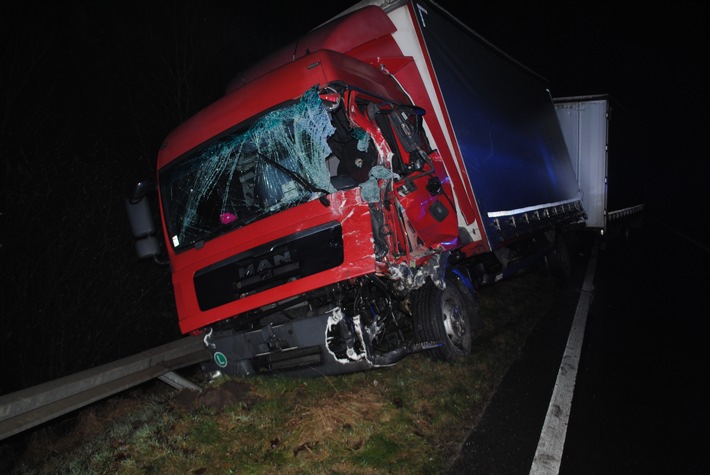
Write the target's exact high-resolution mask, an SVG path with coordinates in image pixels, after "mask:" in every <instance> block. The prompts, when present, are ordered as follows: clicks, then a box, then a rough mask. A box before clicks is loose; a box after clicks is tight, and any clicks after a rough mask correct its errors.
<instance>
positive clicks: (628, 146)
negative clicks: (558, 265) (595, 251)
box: [553, 94, 648, 248]
mask: <svg viewBox="0 0 710 475" xmlns="http://www.w3.org/2000/svg"><path fill="white" fill-rule="evenodd" d="M553 102H554V104H555V109H556V111H557V118H558V120H559V123H560V128H561V129H562V135H563V136H564V139H565V143H566V144H567V150H568V152H569V155H570V159H571V160H572V166H573V167H574V171H575V176H576V177H577V184H578V186H579V189H580V191H581V193H582V205H583V207H584V210H585V212H586V213H587V220H586V229H588V230H590V231H592V232H594V233H596V234H598V235H599V237H600V238H601V246H602V248H605V247H606V246H607V245H608V244H609V243H610V242H611V241H612V240H615V239H618V238H621V239H623V240H624V241H626V240H628V238H629V235H630V233H631V230H632V229H635V228H638V227H640V226H641V225H642V223H643V216H644V207H645V199H644V165H645V158H646V147H647V142H648V140H647V134H646V127H645V125H644V124H643V122H642V121H641V120H640V119H639V118H638V117H636V116H635V115H634V114H633V113H632V112H631V111H630V110H629V109H627V108H626V107H624V105H622V104H621V103H620V102H619V101H618V100H617V99H616V98H614V97H613V96H611V95H610V94H594V95H587V96H569V97H558V98H554V99H553Z"/></svg>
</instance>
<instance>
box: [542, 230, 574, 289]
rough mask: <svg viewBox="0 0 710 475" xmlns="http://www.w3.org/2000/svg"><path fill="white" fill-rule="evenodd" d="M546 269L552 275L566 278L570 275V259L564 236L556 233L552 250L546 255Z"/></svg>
mask: <svg viewBox="0 0 710 475" xmlns="http://www.w3.org/2000/svg"><path fill="white" fill-rule="evenodd" d="M547 269H548V272H549V273H550V275H551V276H552V277H555V278H556V279H560V280H567V279H569V278H570V276H571V275H572V260H571V258H570V253H569V247H568V246H567V240H566V239H565V237H564V236H563V235H562V234H560V233H557V235H556V236H555V244H554V251H552V253H550V254H548V256H547Z"/></svg>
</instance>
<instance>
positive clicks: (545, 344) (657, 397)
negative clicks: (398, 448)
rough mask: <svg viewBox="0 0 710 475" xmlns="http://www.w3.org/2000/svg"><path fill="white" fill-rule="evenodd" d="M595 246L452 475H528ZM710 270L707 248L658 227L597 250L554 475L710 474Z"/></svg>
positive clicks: (580, 251) (583, 244)
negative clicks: (569, 400) (709, 270)
mask: <svg viewBox="0 0 710 475" xmlns="http://www.w3.org/2000/svg"><path fill="white" fill-rule="evenodd" d="M592 242H593V239H590V237H589V236H588V235H584V236H583V238H582V239H581V240H580V242H579V243H578V246H577V248H576V250H575V252H574V254H573V257H574V259H573V264H574V265H573V277H572V279H570V282H569V283H568V284H567V285H566V286H564V287H563V288H561V289H560V290H559V297H558V299H557V301H556V303H555V306H554V308H553V310H552V311H551V312H550V313H549V314H548V315H547V316H546V318H545V319H543V320H542V321H541V322H540V324H539V325H538V327H537V328H536V329H535V331H534V332H533V334H532V335H531V337H530V339H529V340H528V343H527V344H526V346H525V347H524V348H523V350H522V352H521V355H520V357H519V359H518V361H517V362H516V363H515V364H514V365H513V366H512V367H511V369H510V370H509V372H508V374H507V375H506V377H505V379H504V381H503V382H502V383H501V386H500V387H499V389H498V391H497V392H496V395H495V396H494V397H493V399H492V400H491V402H490V404H489V406H488V408H487V410H486V412H485V414H484V415H483V417H482V418H481V420H480V421H479V423H478V424H477V426H476V428H475V430H474V431H473V432H472V433H471V434H470V436H469V438H468V439H467V440H466V442H465V443H464V445H463V448H462V452H461V455H460V456H459V458H458V460H457V461H456V463H455V464H454V466H453V467H452V469H451V471H450V472H449V473H450V474H451V475H456V474H486V475H492V474H528V473H530V471H531V467H532V465H533V458H534V456H535V454H536V449H537V446H538V442H539V440H540V437H541V431H542V427H543V424H544V423H545V417H546V414H547V411H548V406H550V398H551V395H552V393H553V388H554V386H555V382H556V378H557V374H558V370H559V367H560V363H561V361H562V356H563V353H564V351H565V347H566V346H567V338H568V335H569V332H570V328H571V327H572V322H573V318H574V315H575V313H576V309H577V306H578V303H579V301H580V295H581V294H582V285H583V281H584V277H585V274H586V273H587V272H588V270H589V269H588V263H589V258H590V255H591V254H592ZM709 264H710V249H708V247H706V246H704V245H703V244H700V243H698V242H696V241H694V240H692V239H690V238H688V236H684V235H683V234H682V233H680V232H678V231H676V230H674V229H672V228H670V227H668V226H666V225H663V224H661V223H658V222H655V221H647V223H646V224H645V225H644V227H643V228H642V229H639V230H635V232H633V233H632V234H631V236H630V239H629V241H628V242H626V241H623V240H622V241H616V242H612V243H610V245H609V246H607V247H605V248H603V249H602V250H600V252H599V253H598V255H597V260H596V265H595V266H594V268H595V271H594V281H593V282H594V286H593V291H592V294H591V295H592V300H591V304H590V306H589V309H588V313H586V326H585V327H583V328H584V329H585V330H584V339H583V344H582V346H581V353H580V355H581V356H580V358H579V360H578V365H577V374H576V379H575V380H574V381H575V384H574V392H573V397H572V398H571V409H570V411H569V419H568V426H567V428H566V431H565V430H564V427H562V428H561V429H562V433H563V434H565V435H564V443H563V447H564V449H563V451H562V453H561V460H560V463H559V471H557V472H556V473H560V474H575V475H576V474H617V473H618V474H701V473H702V474H707V473H710V435H709V434H710V432H709V431H710V411H709V410H708V407H707V405H708V403H709V402H710V377H709V376H710V370H709V368H710V367H709V366H708V363H710V357H709V356H708V346H707V341H708V329H710V324H708V323H707V321H708V318H710V312H708V310H707V306H706V299H707V298H708V297H710V277H709V275H708V269H709V267H708V265H709ZM552 473H555V472H552Z"/></svg>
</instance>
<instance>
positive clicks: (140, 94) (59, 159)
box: [0, 0, 710, 393]
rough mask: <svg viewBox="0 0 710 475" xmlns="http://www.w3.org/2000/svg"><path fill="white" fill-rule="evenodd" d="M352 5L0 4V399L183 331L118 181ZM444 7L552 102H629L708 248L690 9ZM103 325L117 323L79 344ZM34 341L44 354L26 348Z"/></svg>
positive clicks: (671, 217)
mask: <svg viewBox="0 0 710 475" xmlns="http://www.w3.org/2000/svg"><path fill="white" fill-rule="evenodd" d="M198 3H199V4H198ZM354 3H355V2H352V1H351V2H340V3H338V2H311V1H309V2H296V1H288V2H286V1H280V2H279V1H272V2H242V1H239V2H237V1H231V2H228V1H205V2H187V1H180V2H169V1H164V0H162V1H155V2H154V1H150V2H143V3H138V2H136V3H133V2H130V3H126V2H110V1H109V2H83V3H82V2H79V3H78V4H71V5H67V4H65V3H50V4H49V5H42V6H41V7H39V6H36V5H34V4H27V3H25V4H17V3H14V2H4V3H3V5H2V6H0V93H1V95H0V158H1V159H2V166H3V168H2V180H3V186H2V190H1V195H0V197H1V201H0V213H1V214H0V229H1V230H2V232H1V234H0V258H1V259H2V268H3V270H2V288H3V297H2V300H3V301H2V307H0V308H1V309H2V317H3V319H5V321H6V322H8V323H7V325H6V326H5V330H4V332H3V333H2V340H1V341H0V346H2V348H3V349H2V350H0V351H2V353H1V354H0V356H2V358H3V359H2V369H3V372H4V373H5V376H14V373H15V372H18V373H23V374H22V375H21V376H18V377H17V378H14V379H12V378H5V379H6V381H7V380H8V379H12V380H11V381H10V382H3V384H5V386H6V387H5V388H3V387H0V393H2V392H4V391H6V390H11V389H15V388H16V387H17V386H18V385H19V386H22V385H26V384H28V383H29V382H31V381H32V379H31V377H30V376H28V375H27V374H24V373H27V372H26V371H24V372H22V371H20V367H21V366H23V367H25V368H26V367H29V368H32V369H33V371H34V378H35V379H40V380H42V379H46V378H48V377H50V375H62V374H66V373H71V372H73V371H76V370H77V369H81V366H91V365H94V364H97V363H102V362H105V361H111V360H112V359H115V358H116V357H119V356H125V355H126V354H130V353H132V352H133V350H134V348H132V347H129V346H126V345H122V346H121V348H120V349H119V350H116V349H112V348H113V347H112V345H115V343H116V342H125V341H127V340H132V341H134V342H136V344H137V345H139V346H140V345H142V346H145V347H147V346H148V345H154V344H159V343H164V342H167V341H171V340H172V339H174V338H176V337H177V336H179V335H178V334H177V333H176V328H177V318H176V316H175V315H174V313H173V312H174V309H173V308H172V307H171V305H172V304H171V302H170V300H171V298H172V296H171V295H170V293H169V292H170V288H169V279H168V277H167V273H166V271H165V270H164V269H163V270H156V269H157V266H153V265H152V264H151V263H145V262H140V263H139V262H137V258H135V257H134V254H133V249H132V242H131V239H130V230H129V228H128V224H127V220H126V218H125V212H124V210H123V198H124V196H125V194H126V190H127V186H128V184H130V183H132V182H134V181H136V180H138V179H142V178H146V177H152V176H153V174H154V172H155V165H154V161H155V157H156V155H157V150H158V147H159V145H160V142H161V140H162V139H163V137H164V136H165V135H166V134H167V133H168V132H169V131H170V130H171V129H172V128H174V127H175V126H176V125H178V124H179V123H180V122H182V121H184V120H185V119H187V118H188V117H190V116H191V115H192V114H194V113H196V112H197V111H198V110H200V109H201V108H203V107H204V106H206V105H208V104H209V103H210V102H212V101H214V100H215V99H217V98H218V97H219V96H220V95H221V94H222V91H223V90H224V87H225V86H226V84H227V82H228V81H229V79H230V78H231V77H232V76H233V75H234V74H236V73H237V72H239V71H240V70H242V69H244V68H246V67H248V66H249V65H250V64H252V63H253V62H255V61H257V60H258V59H260V58H261V57H262V56H263V55H264V54H267V53H268V52H270V51H272V50H274V49H276V48H278V47H279V46H281V45H283V44H284V43H287V42H290V41H291V40H294V39H296V38H297V36H298V35H299V34H300V33H303V32H306V31H308V30H309V29H311V28H313V27H315V26H317V25H318V24H319V23H321V22H323V21H325V20H327V19H328V18H330V17H332V16H333V15H335V14H336V13H338V12H339V11H341V10H343V9H344V8H346V7H348V6H350V5H352V4H354ZM440 3H441V4H442V5H443V6H444V7H445V8H446V9H448V10H449V11H450V12H452V13H453V14H454V15H455V16H457V17H459V18H460V19H462V20H463V21H464V22H465V23H466V24H468V25H469V26H470V27H471V28H472V29H473V30H475V31H476V32H478V33H479V34H481V35H482V36H483V37H484V38H486V39H487V40H489V41H490V42H491V43H493V44H494V45H496V46H497V47H499V48H500V49H502V50H503V51H504V52H506V53H508V54H509V55H511V56H512V57H514V58H515V59H517V60H518V61H519V62H521V63H523V64H524V65H526V66H527V67H529V68H530V69H532V70H534V71H536V72H537V73H538V74H540V75H541V76H543V77H545V78H547V79H548V81H549V84H550V90H551V93H552V95H553V96H555V97H563V96H571V95H587V94H602V93H607V94H611V95H612V96H613V97H615V98H616V99H617V100H618V101H619V102H620V103H621V104H623V105H624V106H625V107H627V108H628V109H630V110H631V111H632V112H634V113H635V114H636V115H637V116H638V117H639V118H640V119H641V120H642V121H643V122H644V123H645V124H646V125H647V126H648V131H649V137H650V143H649V146H650V147H649V156H648V162H647V166H646V169H645V170H640V171H639V172H640V173H644V174H645V175H646V178H647V200H648V206H649V210H650V211H652V212H653V214H654V216H655V217H656V218H657V219H661V220H663V221H664V222H666V223H668V224H672V225H674V226H677V227H678V228H679V229H680V230H681V231H683V232H688V233H691V235H692V236H693V237H694V238H695V239H697V240H700V241H702V242H704V243H705V244H706V245H707V244H708V243H710V238H709V237H708V234H707V232H706V231H704V232H705V234H703V231H702V228H701V227H700V225H699V223H700V224H702V220H704V219H705V216H706V215H707V211H706V210H705V209H704V208H705V202H706V198H705V194H706V191H707V189H708V186H707V184H706V181H707V175H706V173H705V171H706V170H707V168H708V167H707V165H706V162H707V161H708V156H707V152H706V151H705V142H706V141H707V136H708V127H709V126H710V119H708V114H707V111H708V110H709V106H710V104H709V102H710V100H709V95H708V93H707V84H708V79H709V75H708V73H707V72H705V64H704V62H705V60H706V59H707V57H708V38H707V28H706V25H705V24H704V18H705V17H704V16H703V15H702V14H701V12H700V7H699V6H698V7H692V8H691V7H688V9H685V10H683V9H678V10H676V11H675V12H673V13H669V12H668V11H666V10H665V9H662V6H661V5H659V6H657V7H652V6H650V4H647V5H644V7H643V9H638V8H632V7H630V6H624V7H623V8H624V10H616V9H614V8H612V9H609V8H608V7H607V8H603V7H601V6H599V7H595V5H594V4H590V3H588V2H586V3H580V2H567V3H566V4H565V5H564V6H561V7H560V6H555V7H553V6H552V5H547V4H546V3H545V2H542V3H543V4H544V5H537V3H538V2H524V3H523V5H522V6H517V5H515V6H514V5H511V4H508V3H506V2H457V1H442V2H440ZM619 5H620V6H619V7H618V8H622V7H621V5H622V4H619ZM624 5H625V4H624ZM464 6H465V10H466V11H463V9H464ZM148 268H150V269H152V270H149V269H148ZM147 320H150V321H149V322H148V321H147ZM98 322H103V323H105V324H106V326H109V328H110V330H105V329H102V330H100V331H99V330H96V331H94V332H91V333H90V334H89V335H83V334H82V335H81V338H80V341H78V342H77V341H74V340H72V338H74V337H75V336H77V335H80V334H81V331H82V330H83V329H86V328H87V327H90V328H96V327H97V326H98ZM160 325H162V326H163V327H162V328H164V330H163V331H156V326H157V327H158V328H161V327H160ZM136 335H142V337H143V338H137V337H136ZM28 342H31V343H28ZM28 345H29V347H31V348H33V349H37V350H38V352H39V349H41V353H42V355H41V356H37V357H34V358H27V357H26V355H25V354H24V353H23V352H24V351H25V350H26V348H28ZM70 346H71V347H72V348H73V350H72V351H69V350H68V349H67V348H69V347H70ZM140 349H144V348H140ZM20 361H21V363H20ZM46 361H52V362H53V363H54V364H53V365H52V367H48V365H47V364H46ZM58 362H61V363H58ZM79 362H80V363H79ZM38 368H42V369H38ZM2 379H3V378H0V380H2Z"/></svg>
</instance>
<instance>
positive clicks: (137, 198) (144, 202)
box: [125, 181, 160, 261]
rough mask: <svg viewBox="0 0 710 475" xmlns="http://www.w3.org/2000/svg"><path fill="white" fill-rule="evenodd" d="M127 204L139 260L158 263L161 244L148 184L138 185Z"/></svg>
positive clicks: (141, 183)
mask: <svg viewBox="0 0 710 475" xmlns="http://www.w3.org/2000/svg"><path fill="white" fill-rule="evenodd" d="M125 203H126V213H127V214H128V222H129V224H130V225H131V232H132V233H133V238H134V239H135V244H136V254H138V258H140V259H144V258H148V257H152V258H154V259H156V261H157V258H158V256H159V255H160V243H159V242H158V238H156V237H155V230H156V228H155V222H154V221H153V213H152V211H151V208H150V203H149V202H148V183H147V182H143V181H142V182H139V183H137V184H136V186H135V188H134V189H133V192H132V193H131V196H130V197H129V198H127V199H126V200H125Z"/></svg>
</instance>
